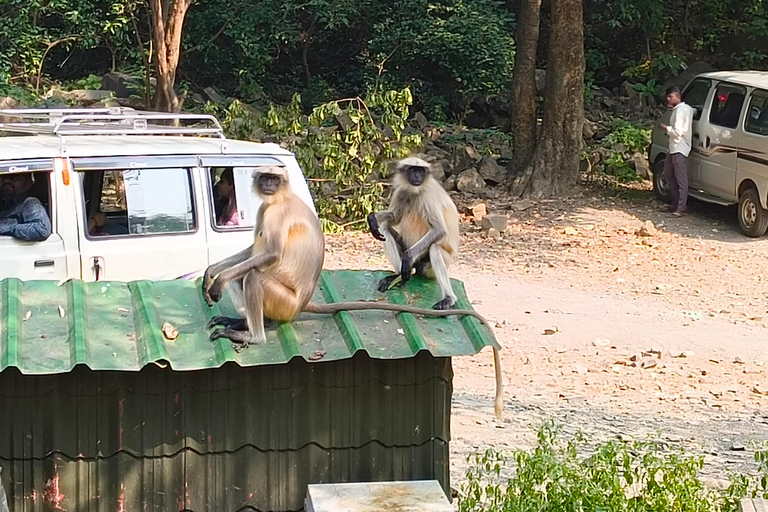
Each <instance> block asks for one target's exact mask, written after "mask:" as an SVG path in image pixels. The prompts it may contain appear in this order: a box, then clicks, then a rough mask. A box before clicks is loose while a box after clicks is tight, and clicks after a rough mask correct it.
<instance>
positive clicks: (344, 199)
mask: <svg viewBox="0 0 768 512" xmlns="http://www.w3.org/2000/svg"><path fill="white" fill-rule="evenodd" d="M412 102H413V98H412V97H411V91H410V89H408V88H406V89H403V90H400V91H395V90H390V91H376V92H372V93H369V94H368V95H367V96H366V97H365V98H349V99H344V100H336V101H331V102H328V103H324V104H322V105H319V106H317V107H315V108H314V109H313V110H312V112H311V113H310V114H309V115H308V116H306V115H302V111H301V97H300V96H299V95H298V94H295V95H294V96H293V99H292V101H291V103H290V104H289V105H287V106H279V105H274V104H272V105H271V106H270V107H269V109H268V110H267V112H266V113H265V114H264V115H262V116H259V117H257V116H255V115H254V113H253V112H249V111H248V110H246V109H245V108H243V106H242V104H240V103H238V102H234V103H233V104H232V105H230V107H229V108H228V109H227V111H226V112H224V113H223V116H222V124H223V125H224V127H225V129H226V130H227V133H228V134H229V135H231V136H234V137H237V138H244V139H249V138H250V139H263V138H264V137H272V138H275V139H277V140H279V141H280V142H281V144H282V145H283V146H284V147H285V148H287V149H289V150H291V151H293V152H294V153H295V154H296V158H297V160H298V162H299V165H301V167H302V169H303V170H304V175H305V176H306V177H307V179H308V181H309V187H310V190H311V191H312V193H313V195H314V198H315V204H316V205H317V210H318V214H319V216H320V218H321V220H322V222H323V229H324V230H325V231H326V232H336V231H339V230H341V229H343V228H344V227H345V226H347V225H354V224H359V223H362V222H364V221H365V217H366V216H367V215H368V213H370V212H371V211H373V210H374V209H376V208H379V207H380V206H381V204H382V195H383V192H384V185H383V184H382V182H381V179H382V178H385V177H386V176H387V174H388V164H389V162H390V161H391V160H392V159H399V158H403V157H405V156H407V155H408V154H409V153H410V152H411V151H412V150H413V149H415V148H416V147H418V146H420V145H421V136H420V135H416V134H406V133H405V128H406V121H407V119H408V112H409V105H411V103H412Z"/></svg>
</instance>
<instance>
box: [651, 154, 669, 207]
mask: <svg viewBox="0 0 768 512" xmlns="http://www.w3.org/2000/svg"><path fill="white" fill-rule="evenodd" d="M653 193H654V194H656V198H657V199H659V200H660V201H663V202H665V203H667V204H669V203H671V202H672V196H671V195H670V193H669V183H667V180H666V178H665V177H664V159H663V158H662V159H661V160H659V161H658V162H656V163H655V164H653Z"/></svg>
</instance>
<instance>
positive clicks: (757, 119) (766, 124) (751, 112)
mask: <svg viewBox="0 0 768 512" xmlns="http://www.w3.org/2000/svg"><path fill="white" fill-rule="evenodd" d="M767 107H768V91H754V92H753V93H752V97H751V98H750V99H749V108H748V109H747V118H746V121H745V122H744V130H745V131H748V132H750V133H756V134H758V135H768V108H767Z"/></svg>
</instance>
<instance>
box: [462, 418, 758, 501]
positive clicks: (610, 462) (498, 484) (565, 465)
mask: <svg viewBox="0 0 768 512" xmlns="http://www.w3.org/2000/svg"><path fill="white" fill-rule="evenodd" d="M537 438H538V444H537V445H536V447H535V448H533V450H530V451H524V450H517V451H514V452H513V453H512V454H503V453H500V452H497V451H494V450H487V451H485V452H484V453H481V454H474V455H471V456H470V457H469V461H470V462H471V463H472V467H471V468H470V469H469V470H468V471H467V473H466V481H465V482H464V483H463V484H462V485H461V488H460V490H459V498H458V505H459V511H460V512H541V511H547V510H551V511H553V512H554V511H579V512H624V511H626V512H630V511H631V512H733V511H735V510H736V509H737V506H738V498H740V497H742V496H745V495H746V493H745V492H743V491H744V490H745V488H744V486H745V485H746V486H751V487H750V489H751V490H752V491H753V493H752V494H750V496H757V495H764V494H765V493H766V490H767V489H768V486H766V478H768V476H766V475H768V469H767V468H766V463H765V461H766V458H767V457H768V456H767V455H766V453H768V452H766V451H760V452H758V455H757V456H756V459H757V460H758V461H759V462H760V464H761V472H762V475H761V476H758V477H749V476H742V479H741V480H739V482H740V483H739V484H738V485H737V484H736V482H735V481H734V484H733V485H731V487H730V488H729V489H727V490H726V491H714V490H711V489H707V488H706V487H705V486H704V485H703V484H702V483H701V481H700V480H699V479H698V473H699V471H700V470H701V468H702V465H703V458H702V457H699V456H688V455H685V453H684V452H683V451H682V449H666V450H665V449H664V448H663V446H662V445H661V444H659V443H656V442H654V441H632V442H631V443H624V442H620V441H608V442H605V443H602V444H600V445H598V446H595V447H590V446H589V445H588V443H587V442H586V440H585V439H584V438H583V437H581V436H576V437H575V438H573V439H569V440H567V441H563V440H561V439H559V438H558V432H557V429H556V428H555V427H554V425H553V424H552V423H546V424H544V425H543V426H542V427H541V428H540V429H539V431H538V436H537Z"/></svg>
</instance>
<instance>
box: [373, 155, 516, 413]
mask: <svg viewBox="0 0 768 512" xmlns="http://www.w3.org/2000/svg"><path fill="white" fill-rule="evenodd" d="M394 171H395V175H394V178H393V180H392V187H393V190H392V199H391V201H390V204H389V208H388V209H387V210H385V211H382V212H373V213H371V214H369V215H368V218H367V220H368V226H369V228H370V230H371V234H372V235H373V237H374V238H376V239H377V240H380V241H383V242H384V252H385V253H386V255H387V258H388V259H389V261H390V263H391V264H392V266H393V267H394V269H395V272H396V273H395V274H394V275H391V276H387V277H385V278H383V279H382V280H381V281H379V291H380V292H385V291H386V290H388V289H389V288H390V287H391V286H392V285H393V283H394V282H395V281H396V280H397V278H398V277H399V278H400V280H401V281H400V283H401V284H404V283H405V282H407V281H408V280H409V279H410V278H411V274H412V273H413V271H414V270H415V272H416V274H418V275H421V276H424V277H427V278H430V279H436V280H437V283H438V284H439V286H440V291H441V292H442V295H443V298H442V300H440V301H438V302H436V303H435V304H434V305H433V306H432V307H433V309H435V310H441V311H443V310H448V311H450V308H452V307H453V306H454V304H455V303H456V294H455V293H454V292H453V288H452V287H451V280H450V277H449V276H448V265H450V264H451V262H452V261H453V259H454V258H455V257H456V255H457V254H458V250H459V213H458V210H457V209H456V205H455V204H454V203H453V200H452V199H451V196H450V195H448V192H446V191H445V189H444V188H443V186H442V185H441V184H440V183H439V182H438V181H437V180H436V179H434V177H433V176H432V169H431V167H430V165H429V163H427V162H425V161H424V160H422V159H421V158H415V157H409V158H405V159H403V160H400V161H399V162H397V164H396V165H395V169H394ZM453 312H454V313H456V314H461V315H465V314H468V313H466V312H464V311H461V310H453ZM469 314H472V316H474V317H476V318H478V319H480V320H481V321H482V322H483V323H484V324H485V326H486V327H488V330H489V331H491V334H493V329H491V327H490V325H489V324H488V322H487V321H486V320H485V319H484V318H483V317H482V316H480V315H479V314H477V313H474V312H472V313H469ZM493 362H494V370H495V377H496V398H495V404H494V408H495V411H496V416H497V417H499V418H501V412H502V409H503V406H504V403H503V388H502V386H503V381H502V371H501V358H500V357H499V352H498V350H497V349H496V348H495V347H494V348H493Z"/></svg>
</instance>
